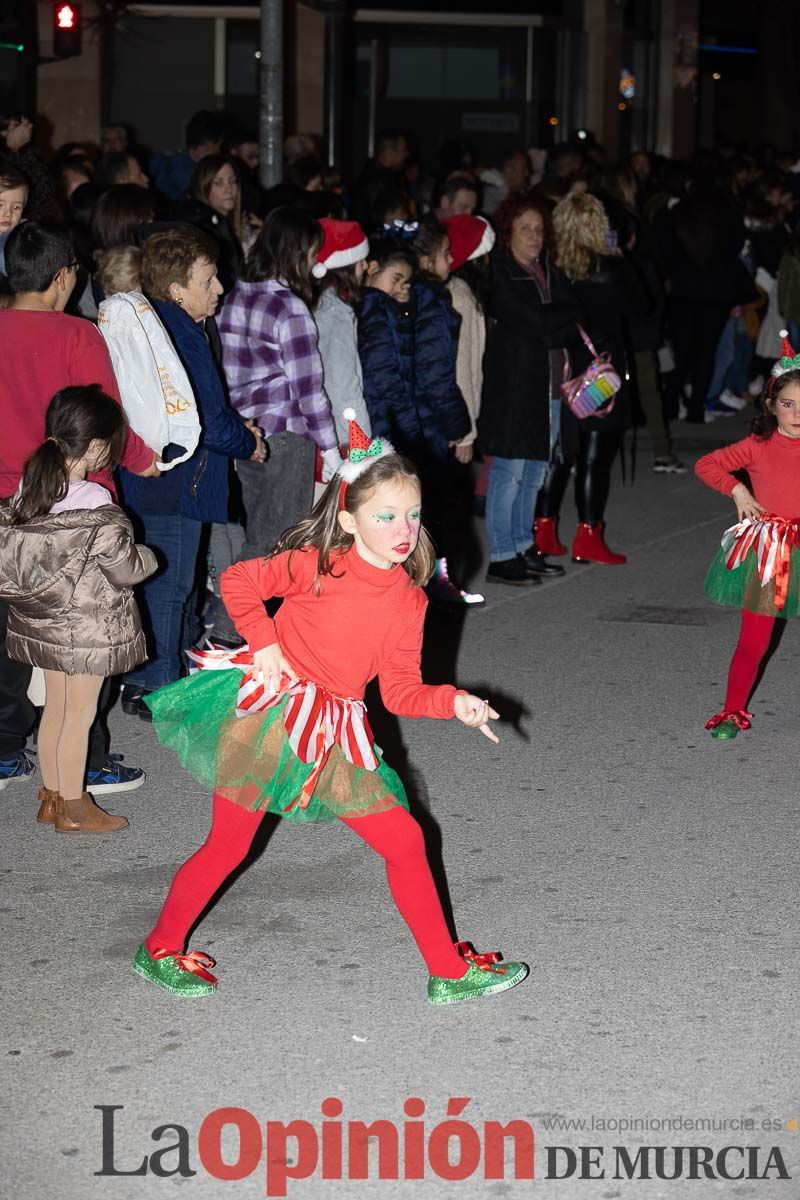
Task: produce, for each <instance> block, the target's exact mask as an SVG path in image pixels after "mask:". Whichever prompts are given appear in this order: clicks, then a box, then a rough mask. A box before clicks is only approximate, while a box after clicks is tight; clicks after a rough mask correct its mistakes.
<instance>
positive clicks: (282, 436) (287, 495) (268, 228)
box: [218, 208, 341, 558]
mask: <svg viewBox="0 0 800 1200" xmlns="http://www.w3.org/2000/svg"><path fill="white" fill-rule="evenodd" d="M321 246H322V229H321V227H320V224H319V222H318V221H317V220H315V219H314V217H312V216H310V215H309V214H308V213H306V212H302V211H300V210H295V209H291V208H278V209H276V210H275V211H274V212H273V213H270V215H269V216H268V217H267V219H266V220H265V222H264V225H263V227H262V229H261V232H260V233H259V235H258V238H257V239H256V242H255V244H254V245H253V248H252V250H251V251H250V254H249V256H248V259H247V266H246V268H245V273H244V278H243V279H240V280H239V282H238V283H237V284H236V286H235V287H234V289H233V291H232V292H231V294H230V295H229V296H228V297H227V299H226V301H225V304H224V306H223V308H222V313H221V315H220V317H219V321H218V326H219V333H220V338H221V341H222V362H223V366H224V368H225V375H226V377H227V380H228V385H229V388H230V398H231V403H232V404H233V407H234V408H235V409H236V410H237V411H238V412H239V413H240V414H241V415H242V416H243V417H246V418H248V419H252V420H254V421H256V422H257V423H258V425H259V426H260V428H261V429H262V430H263V432H264V435H265V437H266V438H267V443H268V446H269V461H268V462H266V463H264V464H261V463H252V462H248V463H240V464H239V465H238V467H237V471H238V474H239V479H240V480H241V484H242V498H243V501H244V508H245V514H246V517H247V520H246V529H247V541H246V543H245V546H244V550H243V553H242V557H243V558H252V557H255V556H257V555H264V554H269V552H270V551H271V550H272V548H273V546H274V545H275V543H276V542H277V540H278V538H279V537H280V535H281V533H283V531H284V529H287V528H288V527H289V526H290V525H293V524H294V523H295V522H296V521H299V520H300V519H301V517H304V516H305V515H306V514H307V513H308V512H309V511H310V509H311V506H312V503H313V498H314V457H315V449H316V447H317V446H319V448H320V450H321V451H322V458H323V478H324V479H329V478H330V477H331V475H332V474H333V472H334V471H335V470H336V468H337V466H338V465H339V463H340V462H341V455H340V454H339V450H338V445H337V439H336V429H335V427H334V422H333V417H332V415H331V406H330V401H329V400H328V397H327V395H326V393H325V388H324V383H323V370H322V360H321V358H320V354H319V348H318V345H317V329H316V326H315V324H314V318H313V316H312V314H311V309H312V307H313V304H314V299H315V292H316V286H315V280H314V276H313V274H312V271H313V267H314V264H315V263H316V261H317V254H318V253H319V250H320V247H321Z"/></svg>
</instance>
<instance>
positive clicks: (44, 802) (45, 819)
mask: <svg viewBox="0 0 800 1200" xmlns="http://www.w3.org/2000/svg"><path fill="white" fill-rule="evenodd" d="M59 798H60V797H59V795H58V792H56V791H54V790H53V789H52V788H46V787H42V788H39V811H38V813H37V814H36V820H37V821H39V822H40V823H41V824H42V825H52V824H53V821H55V819H56V805H57V803H58V800H59Z"/></svg>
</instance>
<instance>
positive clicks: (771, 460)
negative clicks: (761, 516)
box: [695, 433, 800, 518]
mask: <svg viewBox="0 0 800 1200" xmlns="http://www.w3.org/2000/svg"><path fill="white" fill-rule="evenodd" d="M732 471H747V474H748V475H749V476H750V483H751V490H752V492H753V495H754V496H755V498H756V500H757V501H758V503H759V504H762V505H763V506H764V508H765V509H766V510H767V512H768V513H774V515H775V516H776V517H789V518H794V517H800V438H789V437H784V435H783V434H782V433H773V434H772V436H771V437H769V438H766V439H763V438H757V437H754V436H753V435H751V436H750V437H747V438H744V439H743V440H742V441H741V442H734V443H733V445H732V446H725V447H724V448H723V449H722V450H713V451H712V452H711V454H705V455H703V457H702V458H701V459H699V460H698V462H697V464H696V466H695V474H696V475H697V477H698V478H699V479H702V481H703V483H707V484H708V486H709V487H712V488H715V489H716V491H718V492H723V493H724V494H725V495H726V496H730V494H731V492H732V491H733V489H734V488H735V487H736V485H737V483H741V480H740V479H736V478H735V477H734V476H733V475H732V474H731V472H732Z"/></svg>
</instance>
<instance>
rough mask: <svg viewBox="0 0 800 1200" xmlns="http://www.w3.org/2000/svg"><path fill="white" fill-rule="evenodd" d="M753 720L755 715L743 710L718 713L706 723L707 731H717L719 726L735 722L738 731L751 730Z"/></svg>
mask: <svg viewBox="0 0 800 1200" xmlns="http://www.w3.org/2000/svg"><path fill="white" fill-rule="evenodd" d="M752 719H753V714H752V713H749V712H745V711H744V709H743V708H737V709H735V710H734V709H732V710H730V711H723V712H718V713H715V715H714V716H713V717H712V718H711V720H710V721H706V729H716V728H717V726H718V725H723V724H724V723H725V722H726V721H733V723H734V725H735V726H736V728H737V729H749V728H750V722H751V721H752Z"/></svg>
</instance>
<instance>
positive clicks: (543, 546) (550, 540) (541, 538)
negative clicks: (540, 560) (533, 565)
mask: <svg viewBox="0 0 800 1200" xmlns="http://www.w3.org/2000/svg"><path fill="white" fill-rule="evenodd" d="M533 537H534V541H535V542H536V549H537V550H538V551H539V553H540V554H543V555H544V556H545V558H557V557H558V555H559V554H566V553H567V547H566V546H565V545H564V543H563V542H560V541H559V540H558V517H537V518H536V520H535V521H534V522H533Z"/></svg>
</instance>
